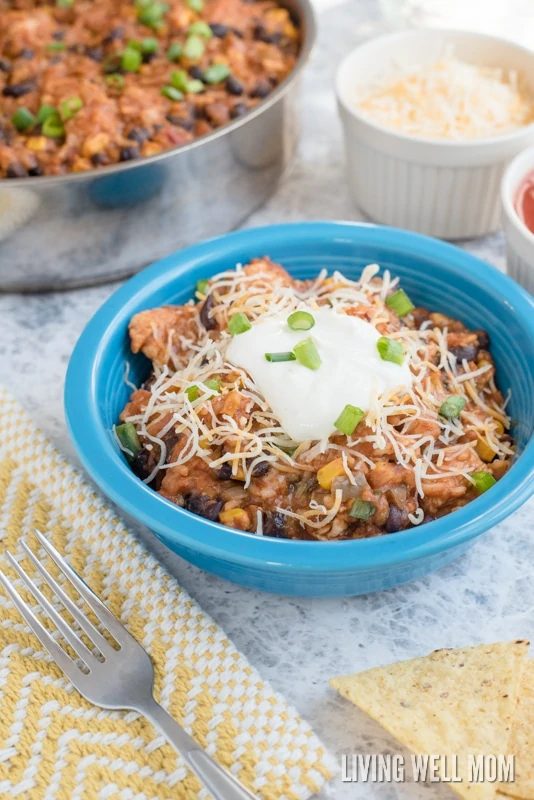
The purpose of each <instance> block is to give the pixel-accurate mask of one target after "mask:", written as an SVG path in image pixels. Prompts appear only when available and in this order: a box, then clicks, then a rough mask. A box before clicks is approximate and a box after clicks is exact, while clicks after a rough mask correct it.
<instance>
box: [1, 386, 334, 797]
mask: <svg viewBox="0 0 534 800" xmlns="http://www.w3.org/2000/svg"><path fill="white" fill-rule="evenodd" d="M34 527H38V528H39V529H40V530H42V531H43V532H44V533H45V534H46V536H48V537H49V538H50V540H51V541H52V542H53V543H54V544H55V546H56V547H57V548H58V549H59V550H60V551H61V552H62V553H63V554H64V555H65V556H66V558H67V559H68V561H69V562H70V564H71V565H72V566H73V567H74V569H76V570H77V572H79V573H80V575H82V577H83V578H84V579H85V580H86V582H87V583H88V584H89V585H90V586H91V588H92V589H93V590H94V591H95V592H96V593H97V594H98V595H99V596H100V597H101V598H102V599H103V600H104V602H105V603H106V604H107V605H108V606H109V607H110V608H111V610H112V611H113V613H114V614H115V615H116V616H117V617H119V618H120V619H121V620H122V622H123V623H124V624H125V625H126V626H127V627H128V629H129V630H130V631H131V633H132V634H133V635H134V636H135V637H136V639H137V640H138V641H139V642H141V643H142V644H143V646H144V647H145V648H146V649H147V650H148V652H149V653H150V655H151V657H152V659H153V662H154V667H155V672H156V683H155V693H156V697H158V698H159V700H160V701H161V702H162V704H163V705H164V706H165V707H166V708H167V709H168V710H169V712H170V713H171V714H172V715H173V716H174V718H175V719H176V720H177V721H178V722H180V723H181V724H182V725H183V726H184V727H185V728H186V730H187V731H188V732H189V733H190V734H191V735H192V736H194V737H195V739H196V740H197V741H198V742H199V743H200V744H201V745H202V746H203V747H205V748H206V750H207V751H208V752H209V753H211V754H212V755H213V756H214V757H215V758H216V759H217V760H218V761H220V763H222V764H225V765H226V766H228V767H229V768H230V769H231V771H232V772H233V773H234V774H235V775H237V776H238V777H239V778H240V779H241V780H242V781H243V783H245V784H246V785H247V786H248V787H249V788H250V789H252V790H253V791H254V792H256V793H257V794H258V796H259V797H261V798H265V800H278V799H279V798H287V800H296V799H297V798H299V799H300V800H304V798H307V797H310V796H311V795H312V794H314V793H315V792H317V791H319V790H320V789H321V787H322V786H323V785H324V783H325V782H326V781H328V780H329V779H330V778H331V776H332V774H333V772H334V771H335V762H334V761H333V759H332V757H331V756H329V755H328V753H327V752H326V751H325V749H324V747H323V746H322V744H321V742H320V741H319V740H318V738H317V737H316V736H315V734H314V733H313V731H312V730H311V729H310V727H309V726H308V724H307V723H305V722H304V721H303V720H302V719H300V718H299V716H298V714H297V712H296V711H295V710H294V709H293V708H291V707H290V706H289V705H288V704H287V702H286V701H285V700H284V698H283V697H281V696H280V695H279V694H277V693H276V692H275V691H274V690H273V689H272V688H271V687H270V686H269V684H267V683H265V681H263V680H262V679H261V678H260V676H259V675H258V673H257V672H256V671H255V670H254V669H253V668H252V667H251V666H250V664H249V663H248V662H247V660H246V659H245V658H244V657H243V656H242V655H241V654H240V653H238V652H237V650H236V649H235V647H234V646H233V645H232V644H231V642H229V641H228V639H227V638H226V637H225V635H224V633H223V632H222V631H221V630H220V629H219V628H218V627H217V626H216V625H215V624H214V622H213V621H212V620H211V619H210V618H209V617H208V616H207V615H206V614H204V612H203V611H202V609H200V608H199V606H198V605H197V604H196V603H195V602H194V601H193V600H192V599H191V598H190V597H189V596H188V595H187V594H186V592H185V591H184V590H183V589H181V588H180V587H179V586H178V584H177V583H176V582H175V580H174V579H173V578H172V577H171V576H170V575H169V574H167V573H166V572H165V570H164V569H163V568H162V567H161V566H160V565H159V564H158V562H157V561H156V560H155V559H154V558H153V557H152V556H151V555H150V554H149V553H148V552H147V551H146V550H145V549H144V548H143V547H142V545H141V544H139V542H137V540H136V539H135V538H134V536H133V534H132V533H131V532H129V531H128V529H127V528H126V527H125V526H124V524H123V523H122V522H121V520H120V519H119V518H118V517H117V516H116V514H115V512H114V511H113V510H112V509H111V508H109V507H108V506H107V505H106V504H105V503H104V501H103V500H102V499H101V497H100V496H99V495H98V494H97V492H96V491H95V490H94V489H93V488H92V487H91V486H90V485H89V484H88V483H87V482H86V481H85V480H84V478H83V477H82V476H81V475H80V473H79V472H77V470H75V469H74V467H72V466H71V464H69V463H68V462H67V461H66V460H65V459H64V458H62V456H60V455H59V454H58V453H57V451H55V450H54V448H53V447H52V446H51V444H50V443H49V442H48V441H47V440H46V439H45V437H44V436H43V435H42V434H41V433H40V432H39V431H38V430H36V428H35V427H34V425H33V423H32V421H31V419H30V418H29V416H28V415H27V414H26V413H25V412H24V411H23V410H22V408H21V407H20V406H19V405H18V403H17V402H15V400H13V398H12V397H11V396H10V395H9V394H8V393H7V392H5V391H3V390H2V389H0V568H1V569H2V570H3V571H4V572H6V573H7V574H10V575H11V576H12V573H11V572H10V569H9V568H8V567H7V565H6V560H5V557H4V555H3V554H4V551H5V550H10V551H11V552H12V553H14V554H16V553H17V552H19V541H20V539H21V538H24V537H26V536H27V535H28V533H29V532H30V531H31V530H32V529H33V528H34ZM0 797H23V798H24V800H82V799H83V800H97V799H98V800H104V798H106V800H153V799H156V798H157V800H195V799H196V798H199V800H203V798H207V797H208V795H207V793H206V792H205V790H202V789H201V787H200V784H199V782H198V781H197V779H196V778H195V777H194V776H192V775H191V774H190V773H189V772H188V771H187V770H186V769H185V767H184V764H183V763H182V761H181V760H180V758H179V757H177V756H176V754H175V752H174V750H173V749H172V748H171V747H170V746H169V745H168V744H166V743H165V742H164V740H163V739H162V738H161V737H159V736H158V735H157V734H156V732H155V730H154V729H153V728H152V726H151V725H150V724H149V723H148V722H146V721H145V720H144V719H143V718H141V717H139V715H137V714H133V713H128V714H127V713H121V712H113V711H105V710H102V709H99V708H95V707H94V706H91V705H90V704H89V703H88V702H86V701H85V700H84V699H83V698H82V697H81V696H80V695H79V694H78V693H77V692H76V690H74V689H73V687H72V686H71V685H70V683H69V682H68V681H67V680H66V679H65V678H64V677H63V674H62V672H61V671H60V670H59V668H58V667H56V665H55V664H54V663H53V662H52V661H51V659H50V657H49V656H48V654H47V653H46V652H45V651H44V650H43V649H42V648H41V646H40V645H39V643H38V641H37V639H36V638H35V637H34V636H33V634H32V633H31V632H30V631H29V630H28V629H27V627H26V625H25V624H24V622H23V621H22V619H21V617H20V616H19V614H18V612H17V611H16V609H15V608H14V607H13V605H12V603H11V602H10V601H9V599H8V598H7V597H6V596H5V595H4V594H3V593H2V592H1V591H0Z"/></svg>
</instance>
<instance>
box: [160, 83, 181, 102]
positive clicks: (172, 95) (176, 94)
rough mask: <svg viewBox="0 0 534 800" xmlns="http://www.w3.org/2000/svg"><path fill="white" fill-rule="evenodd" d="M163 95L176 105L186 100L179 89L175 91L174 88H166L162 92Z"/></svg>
mask: <svg viewBox="0 0 534 800" xmlns="http://www.w3.org/2000/svg"><path fill="white" fill-rule="evenodd" d="M161 94H162V95H163V97H168V98H169V100H173V101H174V102H175V103H177V102H178V101H179V100H183V99H184V95H183V93H182V92H181V91H180V90H179V89H175V88H174V86H164V87H163V89H162V90H161Z"/></svg>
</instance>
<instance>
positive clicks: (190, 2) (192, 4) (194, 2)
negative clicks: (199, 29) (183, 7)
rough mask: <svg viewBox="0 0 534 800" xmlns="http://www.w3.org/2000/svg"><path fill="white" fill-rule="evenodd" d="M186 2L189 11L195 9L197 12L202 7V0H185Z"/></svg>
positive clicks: (198, 12)
mask: <svg viewBox="0 0 534 800" xmlns="http://www.w3.org/2000/svg"><path fill="white" fill-rule="evenodd" d="M186 3H187V6H188V7H189V8H190V9H191V11H196V13H197V14H200V12H201V11H202V9H203V8H204V0H186Z"/></svg>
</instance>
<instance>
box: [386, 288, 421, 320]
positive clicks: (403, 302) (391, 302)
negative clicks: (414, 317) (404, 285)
mask: <svg viewBox="0 0 534 800" xmlns="http://www.w3.org/2000/svg"><path fill="white" fill-rule="evenodd" d="M386 305H387V307H388V308H391V310H392V311H394V312H395V314H396V315H397V316H398V317H405V316H406V314H409V313H410V311H413V310H414V308H415V306H414V304H413V303H412V301H411V300H410V298H409V297H408V295H407V294H406V292H405V291H404V290H403V289H399V290H398V291H396V292H393V294H390V296H389V297H387V298H386Z"/></svg>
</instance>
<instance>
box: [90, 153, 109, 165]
mask: <svg viewBox="0 0 534 800" xmlns="http://www.w3.org/2000/svg"><path fill="white" fill-rule="evenodd" d="M107 163H108V157H107V156H106V154H105V153H93V155H92V156H91V164H94V166H95V167H102V166H103V165H104V164H107Z"/></svg>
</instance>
